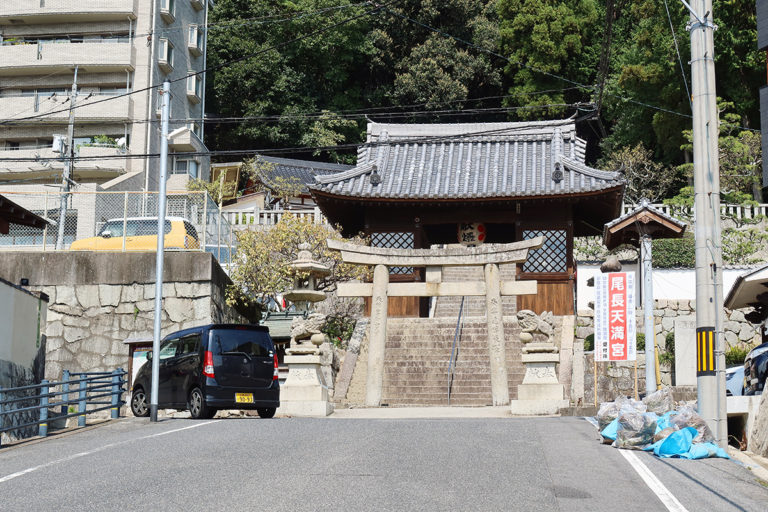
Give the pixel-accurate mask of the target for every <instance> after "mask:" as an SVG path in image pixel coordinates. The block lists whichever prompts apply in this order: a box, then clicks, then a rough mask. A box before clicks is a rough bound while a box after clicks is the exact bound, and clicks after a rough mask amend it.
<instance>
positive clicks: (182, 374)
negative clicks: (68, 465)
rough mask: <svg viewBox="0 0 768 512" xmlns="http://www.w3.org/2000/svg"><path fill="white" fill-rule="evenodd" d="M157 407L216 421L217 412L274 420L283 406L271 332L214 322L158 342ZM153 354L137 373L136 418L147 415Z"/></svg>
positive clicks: (177, 333) (134, 401)
mask: <svg viewBox="0 0 768 512" xmlns="http://www.w3.org/2000/svg"><path fill="white" fill-rule="evenodd" d="M158 357H159V358H160V361H159V364H160V372H159V389H158V400H157V401H158V407H159V408H160V409H188V410H189V412H190V414H191V415H192V417H193V418H212V417H213V415H214V414H216V411H217V410H219V409H256V411H257V412H258V413H259V416H260V417H262V418H271V417H272V416H274V415H275V410H276V409H277V408H278V407H280V384H279V382H278V380H277V353H276V352H275V345H274V344H273V343H272V338H270V337H269V329H267V328H266V327H263V326H256V325H237V324H210V325H203V326H201V327H194V328H192V329H185V330H183V331H178V332H174V333H171V334H169V335H168V336H166V337H165V338H164V339H163V341H162V342H161V344H160V352H159V355H158ZM151 358H152V356H151V355H149V356H148V357H147V359H148V361H147V362H146V363H144V365H142V367H141V369H140V370H139V372H138V373H137V374H136V379H135V380H134V383H133V388H132V395H131V411H132V412H133V414H134V415H135V416H147V415H149V404H150V400H149V397H150V389H151V383H152V362H151Z"/></svg>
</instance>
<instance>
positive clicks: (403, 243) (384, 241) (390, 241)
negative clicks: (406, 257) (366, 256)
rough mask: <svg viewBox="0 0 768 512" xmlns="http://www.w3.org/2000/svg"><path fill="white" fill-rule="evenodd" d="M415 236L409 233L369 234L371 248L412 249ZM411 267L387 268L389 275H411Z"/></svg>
mask: <svg viewBox="0 0 768 512" xmlns="http://www.w3.org/2000/svg"><path fill="white" fill-rule="evenodd" d="M414 243H415V236H414V233H413V232H409V231H386V232H379V233H371V247H388V248H395V249H413V248H414ZM413 272H414V270H413V267H389V273H390V274H401V275H404V274H413Z"/></svg>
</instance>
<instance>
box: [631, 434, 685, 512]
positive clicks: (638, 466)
mask: <svg viewBox="0 0 768 512" xmlns="http://www.w3.org/2000/svg"><path fill="white" fill-rule="evenodd" d="M619 453H620V454H622V455H623V456H624V458H625V459H627V462H629V464H630V465H631V466H632V468H633V469H634V470H635V471H637V474H638V475H640V478H642V479H643V481H644V482H645V484H646V485H647V486H648V487H649V488H650V489H651V490H652V491H653V493H654V494H655V495H656V496H657V497H658V498H659V499H660V500H661V502H662V503H663V504H664V506H665V507H667V510H669V511H670V512H688V509H686V508H685V507H684V506H683V504H682V503H680V502H679V501H678V500H677V498H675V496H674V495H673V494H672V493H671V492H669V489H667V488H666V486H665V485H664V484H663V483H661V480H659V479H658V478H657V477H656V475H654V474H653V473H652V472H651V470H650V469H648V466H646V465H645V464H643V462H642V461H641V460H640V459H639V458H638V457H637V455H635V453H634V452H633V451H631V450H621V449H620V450H619Z"/></svg>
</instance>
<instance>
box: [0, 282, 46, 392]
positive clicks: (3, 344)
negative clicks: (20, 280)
mask: <svg viewBox="0 0 768 512" xmlns="http://www.w3.org/2000/svg"><path fill="white" fill-rule="evenodd" d="M47 310H48V298H47V297H45V296H44V295H41V294H36V293H32V292H29V291H28V290H25V289H23V288H21V287H18V286H15V285H13V284H11V283H10V282H8V281H5V280H2V279H0V386H2V387H16V386H25V385H28V384H35V383H38V382H39V381H40V379H42V373H43V368H44V363H45V359H44V357H42V356H43V355H44V353H45V336H44V334H43V333H44V329H45V323H46V315H47Z"/></svg>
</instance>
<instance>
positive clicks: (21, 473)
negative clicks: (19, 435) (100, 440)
mask: <svg viewBox="0 0 768 512" xmlns="http://www.w3.org/2000/svg"><path fill="white" fill-rule="evenodd" d="M219 421H221V420H213V421H206V422H204V423H195V424H194V425H190V426H188V427H182V428H175V429H173V430H166V431H165V432H160V433H157V434H149V435H147V436H142V437H137V438H136V439H126V440H125V441H120V442H118V443H110V444H105V445H104V446H100V447H98V448H94V449H93V450H89V451H87V452H80V453H75V454H73V455H70V456H68V457H64V458H62V459H57V460H52V461H50V462H46V463H45V464H40V465H39V466H33V467H31V468H27V469H23V470H21V471H17V472H16V473H11V474H10V475H6V476H4V477H0V484H1V483H3V482H7V481H9V480H13V479H14V478H18V477H20V476H24V475H26V474H27V473H32V472H34V471H38V470H40V469H45V468H47V467H50V466H55V465H56V464H62V463H64V462H69V461H71V460H74V459H79V458H80V457H85V456H86V455H93V454H94V453H98V452H103V451H104V450H107V449H109V448H114V447H115V446H120V445H123V444H128V443H132V442H134V441H141V440H142V439H149V438H151V437H160V436H164V435H166V434H173V433H174V432H181V431H182V430H189V429H190V428H197V427H202V426H203V425H210V424H211V423H217V422H219Z"/></svg>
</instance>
